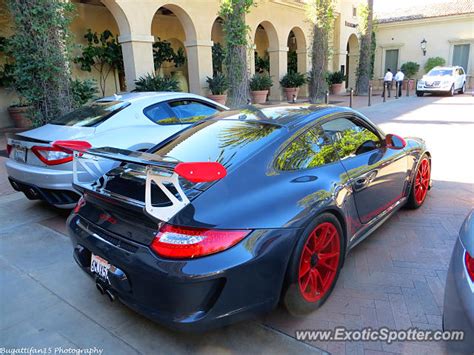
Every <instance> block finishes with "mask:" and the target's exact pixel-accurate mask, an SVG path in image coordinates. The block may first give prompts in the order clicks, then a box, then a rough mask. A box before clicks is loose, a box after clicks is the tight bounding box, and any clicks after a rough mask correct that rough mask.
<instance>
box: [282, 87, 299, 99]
mask: <svg viewBox="0 0 474 355" xmlns="http://www.w3.org/2000/svg"><path fill="white" fill-rule="evenodd" d="M283 91H284V92H285V95H286V100H287V101H288V102H291V101H293V98H294V99H295V100H296V99H297V98H298V92H299V91H300V88H283Z"/></svg>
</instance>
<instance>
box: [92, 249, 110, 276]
mask: <svg viewBox="0 0 474 355" xmlns="http://www.w3.org/2000/svg"><path fill="white" fill-rule="evenodd" d="M110 266H111V265H110V264H109V262H108V261H107V260H105V259H103V258H101V257H100V256H97V255H94V254H92V257H91V272H93V273H94V274H97V275H98V276H99V277H101V278H103V279H107V278H108V277H107V276H108V273H109V269H110Z"/></svg>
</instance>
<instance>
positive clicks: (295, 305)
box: [282, 213, 346, 315]
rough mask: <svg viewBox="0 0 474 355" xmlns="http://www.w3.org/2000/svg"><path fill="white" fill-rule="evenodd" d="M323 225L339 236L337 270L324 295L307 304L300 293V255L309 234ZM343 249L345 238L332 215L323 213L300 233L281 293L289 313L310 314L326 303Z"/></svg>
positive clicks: (334, 281) (341, 262)
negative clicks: (335, 231)
mask: <svg viewBox="0 0 474 355" xmlns="http://www.w3.org/2000/svg"><path fill="white" fill-rule="evenodd" d="M323 223H331V224H332V225H333V226H334V227H335V228H336V230H337V233H338V235H339V253H340V254H339V260H338V261H337V260H334V262H336V261H337V269H336V271H335V277H334V279H333V280H332V281H331V284H330V287H329V288H328V290H326V291H325V292H324V295H323V296H322V297H321V298H320V299H318V300H316V301H314V302H309V301H308V300H306V299H305V298H304V297H303V294H302V292H301V291H300V285H299V273H300V260H301V254H302V252H303V249H304V248H305V245H306V242H307V240H308V239H309V237H310V235H311V233H312V232H313V231H314V230H315V229H316V228H317V227H318V226H320V225H321V224H323ZM345 249H346V248H345V237H344V233H343V231H342V227H341V224H340V223H339V221H338V219H337V218H336V217H335V216H334V215H333V214H331V213H323V214H321V215H319V216H317V217H316V218H315V219H314V220H313V221H312V222H311V223H310V224H309V225H308V226H307V227H306V228H305V230H304V231H303V232H302V233H301V235H300V238H299V240H298V242H297V245H296V247H295V249H294V251H293V255H292V256H291V259H290V262H289V265H288V270H287V274H286V280H285V287H284V289H283V292H282V303H283V305H284V306H285V308H286V309H287V310H288V312H289V313H291V314H293V315H304V314H308V313H310V312H313V311H315V310H316V309H318V308H319V307H321V306H322V305H323V304H324V302H326V300H327V299H328V297H329V295H330V294H331V293H332V291H333V289H334V286H335V285H336V282H337V279H338V277H339V273H340V271H341V268H342V265H343V263H344V256H345Z"/></svg>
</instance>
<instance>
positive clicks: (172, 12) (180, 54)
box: [151, 4, 196, 92]
mask: <svg viewBox="0 0 474 355" xmlns="http://www.w3.org/2000/svg"><path fill="white" fill-rule="evenodd" d="M151 34H152V35H153V36H154V38H155V42H154V44H153V62H154V67H155V72H156V73H157V74H159V75H165V76H168V75H170V76H174V77H176V78H177V79H178V81H179V84H180V89H181V91H184V92H187V91H189V86H190V79H189V72H190V70H189V69H188V67H189V59H188V57H189V53H188V50H187V48H186V45H185V44H186V43H187V42H193V41H195V40H196V30H195V28H194V24H193V22H192V20H191V18H190V17H189V15H188V14H187V13H186V12H185V11H184V10H183V9H182V8H180V7H179V6H176V5H172V4H169V5H165V6H162V7H160V8H159V9H158V10H157V11H156V13H155V15H154V16H153V21H152V24H151Z"/></svg>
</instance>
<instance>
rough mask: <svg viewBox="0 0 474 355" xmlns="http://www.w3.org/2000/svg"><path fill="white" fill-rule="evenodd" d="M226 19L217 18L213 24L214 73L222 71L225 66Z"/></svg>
mask: <svg viewBox="0 0 474 355" xmlns="http://www.w3.org/2000/svg"><path fill="white" fill-rule="evenodd" d="M223 22H224V20H223V19H222V18H221V17H218V18H216V20H215V21H214V23H213V24H212V29H211V41H212V73H213V75H215V74H216V73H222V72H223V70H224V68H223V65H224V28H223Z"/></svg>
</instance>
